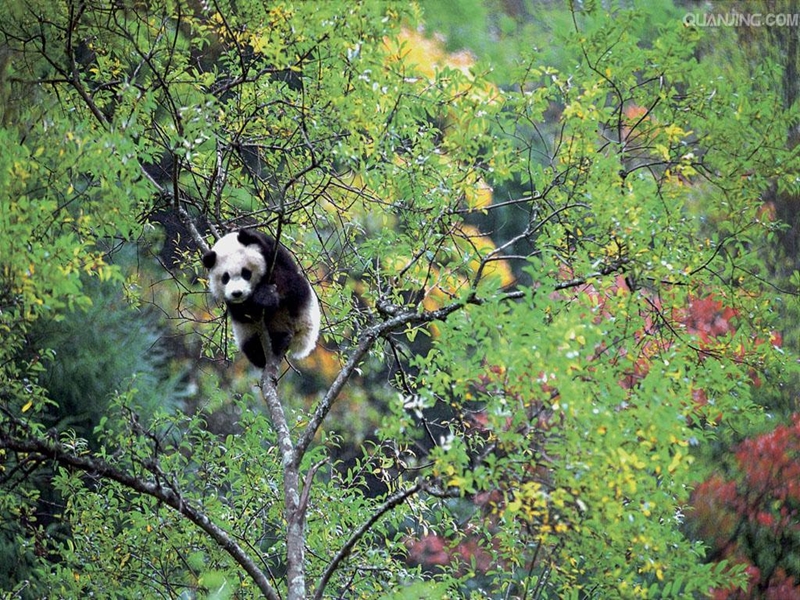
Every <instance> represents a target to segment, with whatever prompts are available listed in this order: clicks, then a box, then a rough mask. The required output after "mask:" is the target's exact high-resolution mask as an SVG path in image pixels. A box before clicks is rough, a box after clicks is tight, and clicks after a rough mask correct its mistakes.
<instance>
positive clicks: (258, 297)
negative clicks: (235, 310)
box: [250, 283, 280, 309]
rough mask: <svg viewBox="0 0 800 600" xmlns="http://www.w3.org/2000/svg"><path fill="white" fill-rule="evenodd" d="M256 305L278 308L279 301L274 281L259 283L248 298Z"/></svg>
mask: <svg viewBox="0 0 800 600" xmlns="http://www.w3.org/2000/svg"><path fill="white" fill-rule="evenodd" d="M250 299H251V300H252V302H253V304H255V305H256V306H259V307H261V308H265V309H275V308H278V304H279V303H280V296H278V287H277V286H276V285H275V284H274V283H265V284H263V285H259V286H258V287H257V288H256V289H255V291H254V292H253V295H252V296H251V298H250Z"/></svg>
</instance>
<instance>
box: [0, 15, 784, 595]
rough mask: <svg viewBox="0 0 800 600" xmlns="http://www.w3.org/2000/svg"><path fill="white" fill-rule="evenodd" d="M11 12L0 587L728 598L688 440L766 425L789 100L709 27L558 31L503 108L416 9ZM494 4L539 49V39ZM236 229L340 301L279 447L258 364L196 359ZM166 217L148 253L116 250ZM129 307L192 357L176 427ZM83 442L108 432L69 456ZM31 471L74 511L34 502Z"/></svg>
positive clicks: (520, 67)
mask: <svg viewBox="0 0 800 600" xmlns="http://www.w3.org/2000/svg"><path fill="white" fill-rule="evenodd" d="M24 4H25V6H24V7H17V6H13V7H4V8H3V9H2V10H3V14H2V15H0V17H2V18H0V30H2V32H3V34H4V36H5V44H6V46H7V51H8V52H9V53H10V54H13V55H14V56H15V58H17V59H18V60H15V61H14V62H13V64H10V65H9V66H7V67H6V75H7V77H6V78H7V80H8V81H7V82H4V86H5V87H4V88H3V90H4V93H5V92H6V91H7V92H8V95H9V96H11V97H21V96H23V97H27V98H30V99H34V98H36V99H37V100H39V101H38V102H30V103H29V106H26V107H16V108H15V111H16V112H17V114H18V115H19V125H18V126H15V127H7V128H6V129H3V130H2V131H1V132H0V136H1V137H0V142H2V143H3V145H4V147H8V151H7V152H4V153H3V154H2V155H0V191H1V192H3V194H2V198H3V200H2V202H1V203H0V224H1V225H2V227H0V232H2V233H0V251H2V253H3V255H4V257H8V258H7V260H6V261H5V262H4V265H3V268H2V272H0V327H1V328H2V331H3V334H4V336H7V338H8V341H7V343H5V344H4V347H2V348H0V359H1V360H0V391H1V392H2V394H1V395H0V404H2V412H0V452H2V457H3V461H2V466H1V467H0V481H2V484H3V492H2V494H0V515H2V518H3V520H4V521H5V522H6V523H8V528H7V531H9V532H10V534H9V535H8V536H7V537H8V539H7V540H5V542H4V543H6V545H9V546H10V545H12V544H13V545H15V546H16V547H17V548H19V556H25V557H27V559H26V561H24V564H23V565H22V566H21V567H20V568H19V569H18V570H17V571H15V572H14V573H13V574H12V575H11V576H10V577H11V578H13V579H11V578H10V579H9V581H8V582H7V585H8V587H17V588H20V589H21V588H24V587H25V586H26V585H27V584H26V583H24V581H23V578H25V577H27V578H29V579H30V581H31V583H30V587H29V588H28V589H26V590H25V592H24V593H25V594H27V595H29V596H31V597H40V596H44V595H47V594H51V595H53V596H58V597H78V596H86V595H95V596H103V595H107V594H108V593H109V590H113V593H114V595H115V596H118V597H121V598H125V597H141V596H142V595H160V596H164V597H182V596H187V597H188V596H192V597H204V596H207V597H219V598H249V597H257V596H259V595H265V596H267V597H270V598H273V597H286V598H290V599H292V598H299V597H301V596H302V597H308V596H311V595H313V594H316V596H317V597H319V598H323V597H360V598H385V597H395V598H410V597H417V596H418V595H419V594H420V593H421V591H422V590H423V589H424V590H425V593H426V594H428V595H430V594H431V593H433V594H437V595H438V596H439V597H443V598H447V597H459V596H474V597H510V596H519V597H528V598H556V597H557V598H578V597H587V598H588V597H594V598H616V597H621V598H631V597H642V598H644V597H648V598H649V597H664V598H670V597H672V598H678V597H687V596H692V595H698V596H699V595H703V594H706V593H708V592H709V590H710V588H711V587H713V586H719V585H721V584H722V583H731V582H732V583H733V584H734V585H740V584H742V583H743V581H744V579H743V574H742V570H741V569H740V568H731V567H729V566H728V565H726V564H723V563H720V564H716V565H712V564H707V563H706V562H705V560H704V548H703V546H702V545H701V544H700V543H699V542H695V541H692V540H690V539H688V538H687V537H686V536H685V533H684V530H683V527H682V511H683V510H684V509H685V508H686V505H687V503H688V501H689V497H690V492H691V490H692V488H693V486H694V485H696V483H697V482H698V481H700V479H701V477H702V475H703V474H704V471H705V468H704V467H702V466H701V465H699V464H698V462H699V460H698V456H700V455H701V451H702V449H703V448H705V447H707V446H708V445H709V443H710V442H712V441H716V440H719V439H725V437H726V436H728V435H729V432H730V430H731V429H729V428H735V429H738V430H742V429H745V428H747V427H749V426H751V423H752V422H753V421H754V420H756V419H757V418H758V416H759V407H758V406H757V405H756V403H755V401H754V399H753V394H752V391H751V386H752V385H753V384H755V383H757V382H760V381H761V380H762V379H763V380H764V381H766V382H767V383H773V381H767V380H768V379H769V380H773V379H775V380H777V378H779V377H780V376H782V375H783V374H784V373H785V372H786V371H787V370H788V368H789V366H788V365H789V364H791V360H792V358H791V357H790V356H789V355H788V354H783V353H782V352H781V351H780V350H779V348H777V346H779V344H778V343H777V339H778V337H777V336H776V335H775V331H774V330H775V328H776V314H775V313H774V312H773V310H772V307H771V303H772V301H773V300H774V298H775V297H776V295H777V293H776V292H775V290H771V289H770V288H768V287H767V286H766V285H765V284H764V281H765V280H766V277H768V275H769V272H768V269H767V268H766V266H765V265H764V263H763V260H762V257H763V256H764V254H763V252H762V249H763V247H764V245H765V244H766V243H769V241H770V239H771V236H774V234H775V233H776V231H777V230H778V227H779V226H778V225H777V223H775V222H774V221H773V220H771V219H769V218H767V217H766V216H765V213H764V211H763V206H762V203H761V201H760V197H761V196H762V195H763V194H764V193H765V192H766V191H767V190H769V189H770V188H771V187H772V186H773V185H775V182H783V183H779V184H778V185H787V183H786V182H788V181H789V180H790V179H791V176H792V174H793V173H796V172H797V169H798V164H797V156H795V155H793V154H792V153H791V152H789V151H787V150H785V148H786V138H787V128H786V123H787V121H786V119H785V118H783V115H782V107H781V102H780V99H779V98H778V95H777V94H775V93H771V92H770V84H769V79H768V77H767V76H765V77H764V78H761V79H759V78H753V79H744V80H742V79H739V78H730V77H726V76H725V75H726V72H725V68H724V66H721V65H717V64H709V63H708V62H704V61H702V60H700V59H699V58H698V55H697V52H696V49H697V44H698V43H699V41H700V39H701V34H702V32H701V31H698V30H696V29H694V28H691V27H686V26H684V24H683V23H682V21H681V20H680V19H679V18H675V15H676V9H675V8H674V7H672V6H671V5H666V4H659V5H658V7H657V11H655V12H648V11H647V10H645V8H644V7H639V8H637V7H636V6H634V9H632V10H631V9H629V8H628V6H629V3H620V6H617V5H614V6H613V7H611V8H612V9H613V10H612V11H611V12H612V14H610V15H609V14H607V12H608V11H607V9H608V8H609V7H608V6H606V5H605V4H603V3H598V2H587V3H580V5H579V4H578V3H575V4H574V5H570V9H569V10H567V9H563V8H556V7H553V6H549V5H548V6H547V7H546V8H545V9H543V13H542V14H543V15H551V14H552V15H553V16H554V18H555V20H554V21H552V22H553V23H556V25H555V26H554V28H553V29H552V30H547V31H544V32H542V39H544V40H545V41H546V39H547V38H546V36H549V35H552V36H555V37H557V39H558V40H559V44H558V45H557V46H556V45H554V46H553V47H558V48H561V47H563V52H561V53H560V54H559V55H558V60H555V59H554V60H552V61H549V60H546V59H548V58H550V57H551V55H550V54H548V53H545V54H542V53H540V52H538V51H536V50H535V49H534V48H531V47H529V46H528V45H525V46H524V47H523V44H522V42H521V41H520V42H519V44H518V45H517V46H516V47H515V49H514V52H513V56H514V58H515V59H518V60H515V61H514V64H513V66H512V64H511V63H510V62H506V63H505V64H504V66H503V68H502V69H500V70H499V72H498V73H495V74H494V75H492V76H491V77H493V78H495V79H498V78H499V79H500V80H501V83H502V86H501V87H498V86H497V85H496V84H495V83H491V82H490V81H489V74H488V71H486V70H485V69H483V68H482V67H479V66H478V63H476V62H475V61H473V60H472V59H471V58H470V57H468V56H466V55H464V54H458V55H454V54H450V53H448V52H447V50H446V49H445V48H444V47H443V46H442V45H440V44H439V43H438V42H436V40H435V39H434V38H431V37H425V36H423V35H421V34H420V33H419V30H418V29H417V28H416V26H417V25H418V24H419V23H417V22H416V21H415V19H416V17H417V15H418V14H419V13H420V12H421V11H422V12H424V10H425V7H424V5H423V6H420V7H417V6H410V7H406V6H405V5H401V4H390V3H384V2H374V1H367V0H365V1H363V2H322V3H318V2H289V1H276V2H267V3H264V2H246V1H245V2H237V3H228V2H217V3H211V4H208V3H199V4H196V3H195V4H192V3H185V2H182V1H179V0H163V1H158V2H153V3H147V4H146V5H144V4H124V3H123V4H119V3H111V4H109V3H107V2H104V1H102V0H97V1H88V2H83V3H81V4H80V5H75V4H74V3H72V2H50V1H48V2H44V1H39V0H28V1H27V2H25V3H24ZM475 6H477V7H478V8H481V10H485V11H486V14H487V15H488V14H491V15H492V18H493V19H496V22H497V26H498V27H499V28H500V31H501V32H502V34H503V36H509V37H510V36H512V35H522V36H523V37H521V38H519V39H520V40H526V41H525V43H526V44H527V40H528V38H527V37H525V36H527V34H528V33H529V32H530V30H531V29H533V28H535V27H536V23H537V22H536V21H535V20H534V19H527V20H526V19H525V18H524V17H523V16H521V15H516V16H511V15H505V17H503V16H502V15H498V13H497V11H496V10H492V5H489V4H482V3H476V4H475ZM654 10H655V9H654ZM429 11H430V14H431V15H433V16H434V18H436V19H441V20H442V21H441V22H443V23H444V22H446V16H445V15H446V14H447V11H444V10H443V9H442V5H432V6H431V8H430V9H429ZM659 15H660V16H659ZM543 18H544V17H542V19H543ZM467 25H468V27H467V31H469V32H472V31H476V30H477V28H478V26H479V24H478V23H477V21H476V20H475V19H474V18H473V19H472V20H471V21H470V23H468V24H467ZM539 29H541V28H539ZM467 36H469V37H471V33H468V34H466V36H464V37H463V38H461V39H462V40H464V39H466V37H467ZM458 39H459V38H458V37H454V38H453V43H454V44H456V45H460V44H461V43H462V42H459V41H458ZM531 39H533V38H531ZM477 41H478V42H480V40H477ZM484 46H485V40H484ZM478 50H480V48H478ZM767 72H769V70H768V69H767ZM754 91H758V93H753V92H754ZM242 225H252V226H258V227H261V228H262V229H265V230H268V231H270V232H271V233H272V234H274V235H276V236H279V237H280V239H281V241H282V242H283V243H284V244H285V245H287V247H289V248H290V249H291V250H292V252H293V253H294V254H295V255H296V257H297V258H298V261H299V262H300V264H301V265H302V266H303V267H304V268H305V270H306V272H307V273H308V275H309V278H310V279H311V281H312V283H313V284H314V286H315V289H316V291H317V292H318V295H319V297H320V300H321V303H322V306H323V309H324V316H325V332H324V333H325V336H324V337H325V344H324V347H322V348H320V349H318V351H317V352H316V353H315V355H314V356H313V357H312V358H311V359H310V360H309V361H307V362H306V363H303V364H301V365H299V369H300V371H298V372H297V373H292V372H289V373H287V374H285V375H284V376H283V378H282V379H281V380H280V383H279V389H280V402H278V403H277V406H276V405H275V404H274V403H270V401H271V396H269V394H268V393H264V397H265V399H266V401H267V405H268V409H269V411H270V412H269V414H270V417H271V418H267V417H266V416H265V414H264V411H263V409H262V408H261V404H260V403H261V399H256V398H255V397H254V393H253V390H252V389H251V388H252V386H251V383H250V382H251V381H252V379H251V378H252V375H253V374H252V373H248V372H246V371H245V368H244V367H242V365H243V363H242V362H241V361H240V362H238V363H236V365H235V367H234V368H233V369H230V370H227V371H225V370H222V369H216V367H215V365H214V364H212V362H211V361H209V360H208V358H218V357H220V356H221V355H222V354H223V353H224V352H223V350H224V348H225V345H226V343H228V342H229V341H230V340H229V339H228V337H229V336H228V333H227V330H226V329H225V327H224V326H222V325H221V319H220V318H219V316H220V314H219V312H218V311H217V309H216V307H213V306H211V305H210V303H209V301H208V299H207V296H206V294H205V293H204V282H203V281H202V278H203V275H202V272H201V271H200V270H199V267H198V260H197V257H198V252H197V251H198V250H199V249H202V247H203V245H204V244H205V243H207V242H208V240H209V239H210V235H211V233H214V232H224V231H226V230H229V229H233V228H236V227H240V226H242ZM162 226H163V231H164V235H163V239H164V242H165V243H164V249H163V250H162V251H161V252H160V254H159V255H158V257H157V258H158V260H157V261H156V260H151V257H150V256H149V255H147V254H146V253H142V254H141V255H139V256H141V260H142V262H145V263H147V264H144V265H141V267H140V265H137V268H135V269H134V268H131V269H130V270H128V269H127V268H125V266H126V265H125V264H124V263H122V262H120V263H114V262H113V261H112V260H111V259H110V256H112V255H114V252H117V249H118V248H117V247H118V246H122V247H125V248H127V247H129V246H130V245H132V244H134V243H135V242H138V241H141V242H142V247H143V248H144V247H146V244H145V241H146V240H150V239H152V238H151V236H150V232H149V230H150V229H151V228H153V227H162ZM111 248H113V249H114V252H110V249H111ZM117 256H119V254H117ZM153 273H156V275H153ZM93 278H94V279H96V280H97V282H99V283H97V282H95V281H94V280H93ZM89 282H91V283H89ZM100 284H102V287H100ZM98 290H101V291H100V292H99V293H95V292H97V291H98ZM123 298H125V299H129V300H135V302H136V303H137V304H138V306H141V307H144V306H146V305H147V304H148V303H149V304H152V305H153V306H154V307H155V308H156V309H158V310H160V311H162V312H163V314H164V315H165V316H167V317H169V318H170V322H174V323H176V328H179V331H180V332H181V333H184V334H188V335H187V336H186V337H187V339H189V340H190V341H189V342H187V344H188V345H189V347H190V348H191V350H192V356H200V355H201V354H203V355H204V356H205V357H206V359H205V360H197V362H195V363H193V366H192V369H191V372H190V377H191V381H192V382H193V383H196V384H197V391H196V396H195V397H194V398H191V399H190V401H188V402H187V404H186V405H185V406H183V407H181V410H175V407H174V406H173V402H172V400H174V399H175V396H176V393H175V388H176V383H175V382H176V376H175V375H172V376H170V375H167V374H165V373H164V372H163V371H161V364H160V357H159V356H158V354H157V353H154V352H153V351H152V348H153V343H154V341H155V333H154V331H153V330H152V327H151V325H150V324H149V323H148V322H147V320H146V319H145V320H142V319H141V318H139V316H137V315H133V314H132V313H130V312H129V309H128V308H127V307H126V306H125V305H124V301H123V300H122V299H123ZM145 314H148V313H145ZM159 327H163V325H161V324H159ZM420 334H422V335H420ZM199 340H203V342H204V347H203V348H202V349H201V348H200V347H199V346H200V341H199ZM71 344H75V346H76V351H75V352H74V353H73V352H71V348H70V345H71ZM231 347H232V345H231ZM119 348H122V351H120V352H117V351H116V350H117V349H119ZM126 353H130V355H126ZM187 354H189V353H188V352H187ZM231 354H232V353H231ZM101 359H111V360H107V361H106V360H101ZM93 369H96V370H97V372H92V370H93ZM175 372H183V371H179V370H174V371H173V373H175ZM134 373H138V375H136V379H135V380H126V375H127V374H131V375H133V374H134ZM766 375H768V377H766ZM265 389H267V390H268V385H266V384H264V383H263V382H262V392H263V391H264V390H265ZM111 390H114V391H115V392H116V393H115V394H114V395H113V398H112V399H111V400H109V398H110V394H109V392H110V391H111ZM364 402H369V403H370V404H371V406H370V407H369V409H365V408H364V407H363V403H364ZM89 408H91V409H92V411H90V410H88V409H89ZM218 409H219V412H220V413H222V414H223V415H224V416H223V417H222V418H221V419H220V418H219V416H218V415H217V414H215V412H214V411H217V410H218ZM59 410H60V411H62V412H61V413H59V412H58V411H59ZM65 413H67V416H68V417H69V419H76V418H81V417H84V416H86V419H85V420H86V422H89V423H92V424H93V425H96V427H95V428H94V431H93V432H92V434H91V435H90V434H89V433H87V432H85V431H83V432H81V431H75V430H74V428H73V427H74V425H75V421H74V420H73V421H70V420H69V419H64V420H61V421H57V422H55V426H54V427H53V428H52V429H51V430H50V431H48V430H47V429H48V427H50V426H51V425H53V424H54V419H53V415H54V414H55V415H57V414H61V415H62V416H63V415H64V414H65ZM282 413H285V414H282ZM354 415H355V416H356V417H357V419H358V420H359V421H360V422H359V423H358V425H357V426H351V425H349V423H350V422H352V421H353V420H354V419H353V417H354ZM334 428H335V429H334ZM340 429H341V431H340ZM347 434H353V435H354V437H356V440H355V441H353V440H349V439H347V438H346V437H345V436H346V435H347ZM92 436H93V437H94V440H93V442H94V443H93V444H91V445H90V444H88V442H87V441H86V440H87V438H90V437H92ZM34 473H45V474H46V476H47V477H48V478H50V479H51V481H52V486H53V489H54V490H55V491H56V492H58V494H59V497H60V498H62V499H63V500H61V501H60V502H61V503H59V504H56V505H55V506H54V507H51V509H50V510H49V511H45V510H43V509H42V496H41V494H40V487H41V486H40V487H37V485H36V484H37V483H40V482H37V481H35V480H34V479H33V474H34ZM44 516H49V517H51V518H53V519H54V520H57V521H58V522H60V523H63V526H62V528H61V529H58V530H54V529H53V528H52V527H51V525H52V523H46V522H43V519H42V517H44ZM298 563H299V566H298ZM298 573H299V575H298ZM376 573H380V576H376ZM298 580H302V581H298ZM298 590H301V591H298Z"/></svg>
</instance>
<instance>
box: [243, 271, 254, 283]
mask: <svg viewBox="0 0 800 600" xmlns="http://www.w3.org/2000/svg"><path fill="white" fill-rule="evenodd" d="M252 276H253V272H252V271H251V270H250V269H242V279H244V280H245V281H250V278H251V277H252Z"/></svg>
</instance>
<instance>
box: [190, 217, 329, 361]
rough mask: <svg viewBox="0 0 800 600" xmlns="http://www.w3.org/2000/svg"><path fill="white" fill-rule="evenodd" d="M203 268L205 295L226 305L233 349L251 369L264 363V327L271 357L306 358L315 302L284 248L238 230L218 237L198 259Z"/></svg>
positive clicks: (314, 333)
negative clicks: (233, 343)
mask: <svg viewBox="0 0 800 600" xmlns="http://www.w3.org/2000/svg"><path fill="white" fill-rule="evenodd" d="M203 265H204V266H205V267H206V269H208V285H209V289H210V291H211V295H212V296H213V297H214V298H215V299H216V300H217V301H219V302H225V304H226V305H227V307H228V314H229V315H230V317H231V324H232V327H233V336H234V338H236V344H237V346H238V347H239V349H240V350H241V351H242V352H244V354H245V356H246V357H247V358H248V360H249V361H250V362H251V363H252V364H253V365H255V366H256V367H258V368H260V369H263V368H264V366H265V365H266V364H267V357H266V356H265V354H264V348H263V346H262V344H261V333H262V331H263V330H264V328H266V331H267V333H268V334H269V339H270V343H271V345H272V352H273V354H274V356H276V357H277V358H279V359H280V358H283V356H284V355H285V354H286V352H287V351H289V350H290V351H291V355H292V358H305V357H306V356H308V355H309V354H310V353H311V351H312V350H313V349H314V347H315V346H316V343H317V337H318V336H319V323H320V312H319V303H318V302H317V296H316V295H315V294H314V290H312V289H311V285H310V284H309V283H308V280H307V279H306V277H305V276H304V275H303V273H302V271H301V270H300V268H299V267H298V266H297V264H296V263H295V261H294V260H293V259H292V256H291V255H290V254H289V251H288V250H287V249H286V248H285V247H283V246H282V245H281V244H276V242H275V240H274V239H273V238H271V237H269V236H267V235H265V234H263V233H261V232H260V231H257V230H255V229H242V230H240V231H237V232H233V233H229V234H227V235H225V236H223V237H221V238H220V239H219V240H218V241H217V243H215V244H214V246H213V247H212V248H211V249H210V250H209V251H208V252H206V253H205V254H204V255H203ZM270 270H271V273H270V276H269V279H267V278H266V275H267V272H269V271H270Z"/></svg>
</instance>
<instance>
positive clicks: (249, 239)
mask: <svg viewBox="0 0 800 600" xmlns="http://www.w3.org/2000/svg"><path fill="white" fill-rule="evenodd" d="M236 239H237V240H239V243H240V244H241V245H242V246H249V245H250V244H257V243H258V236H257V235H256V234H255V232H253V231H250V230H249V229H241V230H239V235H238V236H237V238H236Z"/></svg>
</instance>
